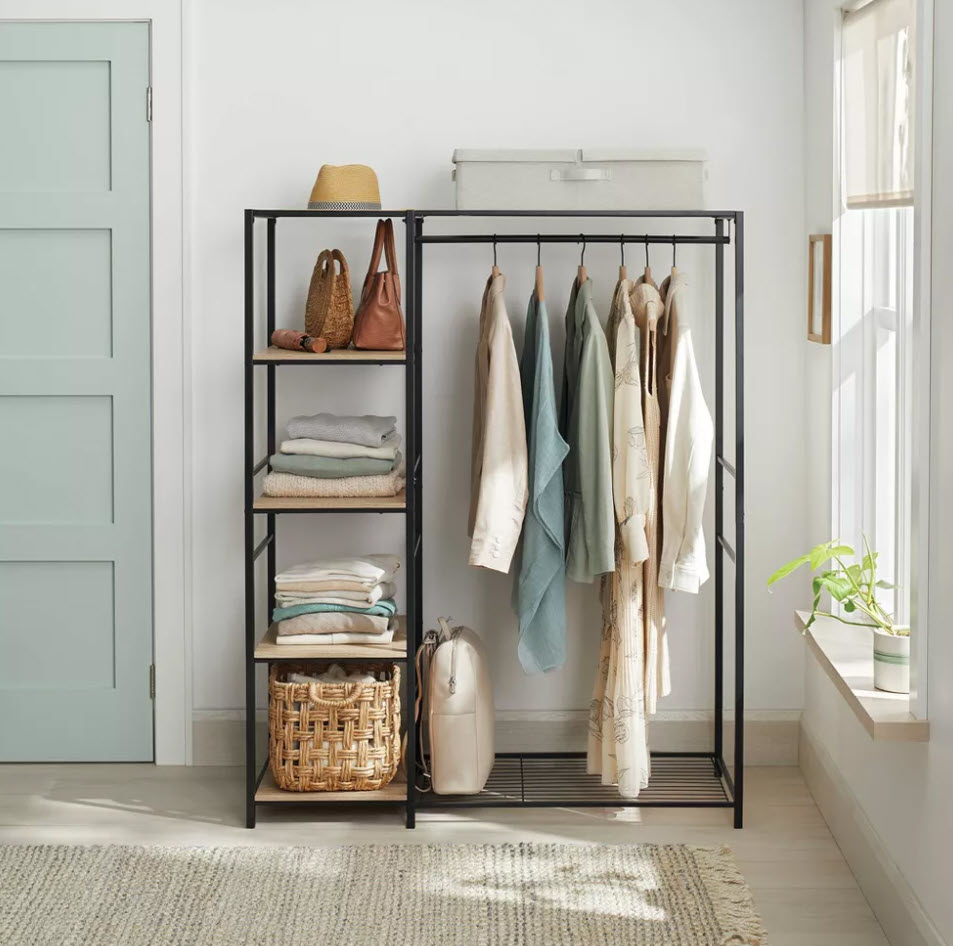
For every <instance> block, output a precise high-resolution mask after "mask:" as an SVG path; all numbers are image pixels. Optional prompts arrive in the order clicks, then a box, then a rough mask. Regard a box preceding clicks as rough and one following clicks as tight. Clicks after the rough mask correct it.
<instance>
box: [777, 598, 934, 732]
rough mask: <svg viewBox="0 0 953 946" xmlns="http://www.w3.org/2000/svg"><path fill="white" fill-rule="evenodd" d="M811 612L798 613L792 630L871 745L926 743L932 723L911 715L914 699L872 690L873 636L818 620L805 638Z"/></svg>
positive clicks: (834, 623)
mask: <svg viewBox="0 0 953 946" xmlns="http://www.w3.org/2000/svg"><path fill="white" fill-rule="evenodd" d="M808 617H810V612H808V611H795V612H794V626H795V627H796V628H797V630H798V631H800V632H801V633H804V636H805V639H806V640H807V643H808V647H809V648H810V650H811V651H812V652H813V654H814V656H815V657H816V658H817V661H818V663H819V664H820V665H821V667H823V669H824V671H825V673H826V674H827V675H828V676H829V677H830V678H831V680H832V681H833V682H834V686H836V687H837V690H838V692H839V693H840V694H841V695H842V696H843V697H844V699H845V700H846V701H847V705H848V706H849V707H850V708H851V709H852V710H853V711H854V715H855V716H856V717H857V718H858V719H859V720H860V722H861V724H862V725H863V727H864V729H866V730H867V733H868V734H869V735H870V737H871V738H872V739H877V740H889V741H894V742H926V741H927V740H928V739H929V738H930V723H929V722H928V721H927V720H925V719H917V718H916V717H915V716H914V715H913V714H912V713H911V712H910V697H909V696H907V695H906V694H904V693H887V692H885V691H884V690H876V689H874V658H873V653H872V650H871V645H870V632H869V631H866V630H864V629H863V628H861V627H851V626H849V625H847V624H841V622H840V621H835V620H834V619H833V618H825V617H819V618H818V619H817V620H816V621H815V622H814V624H813V625H812V626H811V628H810V630H808V631H807V632H806V633H805V631H804V627H805V625H806V623H807V619H808Z"/></svg>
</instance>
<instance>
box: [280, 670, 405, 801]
mask: <svg viewBox="0 0 953 946" xmlns="http://www.w3.org/2000/svg"><path fill="white" fill-rule="evenodd" d="M330 663H331V661H323V662H309V663H306V664H295V663H290V664H289V663H285V662H284V661H282V663H281V664H280V665H278V664H274V665H272V668H271V674H270V677H269V681H268V742H269V753H268V754H269V760H270V763H271V772H272V775H274V777H275V782H276V783H277V785H278V787H279V788H281V789H284V790H285V791H290V792H366V791H375V790H376V789H379V788H383V787H384V786H385V785H387V784H388V783H389V782H390V781H391V779H393V777H394V776H395V775H396V774H397V770H398V768H399V767H400V761H401V758H400V756H401V753H400V667H399V666H398V665H397V664H394V663H374V664H365V665H364V666H363V667H362V669H363V670H366V671H367V672H368V673H373V674H374V676H375V677H376V678H377V679H378V682H376V683H319V682H317V681H316V682H314V683H291V682H289V681H288V676H289V674H292V673H306V674H314V673H321V672H322V671H324V670H326V669H327V668H328V666H329V665H330ZM381 676H384V677H386V679H384V680H380V677H381Z"/></svg>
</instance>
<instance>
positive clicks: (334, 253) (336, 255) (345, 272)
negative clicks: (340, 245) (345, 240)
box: [331, 250, 351, 282]
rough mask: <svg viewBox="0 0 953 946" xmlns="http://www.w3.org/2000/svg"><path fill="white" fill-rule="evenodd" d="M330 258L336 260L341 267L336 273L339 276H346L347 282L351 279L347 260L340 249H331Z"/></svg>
mask: <svg viewBox="0 0 953 946" xmlns="http://www.w3.org/2000/svg"><path fill="white" fill-rule="evenodd" d="M331 257H332V259H336V260H337V261H338V265H339V266H340V267H341V271H340V272H339V273H338V274H337V275H338V277H339V278H342V279H343V278H345V277H346V278H347V280H348V282H350V281H351V271H350V269H348V265H347V260H346V259H345V258H344V254H343V253H342V252H341V251H340V250H331Z"/></svg>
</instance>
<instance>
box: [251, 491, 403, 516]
mask: <svg viewBox="0 0 953 946" xmlns="http://www.w3.org/2000/svg"><path fill="white" fill-rule="evenodd" d="M253 508H254V509H255V510H256V511H258V512H262V511H264V512H295V511H296V510H297V511H299V512H308V511H309V510H316V509H317V510H328V511H332V512H334V511H339V512H348V511H349V510H352V509H360V510H370V511H372V512H373V511H376V510H386V511H393V510H404V509H406V508H407V491H406V490H403V489H402V490H401V491H400V492H399V493H397V494H396V495H395V496H327V497H302V496H259V497H258V498H257V499H256V500H255V504H254V507H253Z"/></svg>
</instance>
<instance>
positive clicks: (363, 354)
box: [252, 345, 407, 365]
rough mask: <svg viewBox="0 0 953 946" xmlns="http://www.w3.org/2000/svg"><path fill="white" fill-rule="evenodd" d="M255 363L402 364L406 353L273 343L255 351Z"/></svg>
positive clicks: (253, 359)
mask: <svg viewBox="0 0 953 946" xmlns="http://www.w3.org/2000/svg"><path fill="white" fill-rule="evenodd" d="M252 361H254V362H255V363H256V364H259V365H261V364H269V363H271V362H275V361H279V362H280V361H286V362H300V363H302V364H322V363H324V364H327V363H328V362H331V363H334V362H345V363H346V362H358V363H360V362H364V361H369V362H388V363H393V364H404V363H405V362H406V361H407V353H406V352H403V351H363V350H358V349H356V348H337V349H335V350H334V351H324V352H321V353H320V354H319V353H317V352H313V351H294V350H292V349H289V348H276V347H275V346H274V345H272V346H270V347H269V348H264V349H262V350H261V351H258V352H255V355H254V357H253V358H252Z"/></svg>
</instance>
